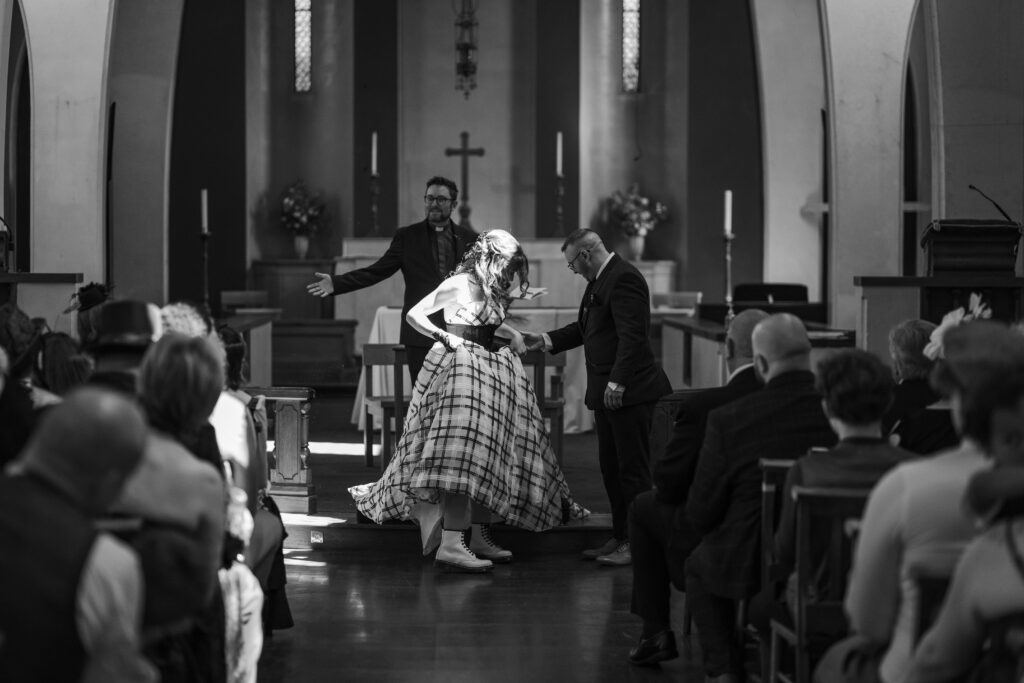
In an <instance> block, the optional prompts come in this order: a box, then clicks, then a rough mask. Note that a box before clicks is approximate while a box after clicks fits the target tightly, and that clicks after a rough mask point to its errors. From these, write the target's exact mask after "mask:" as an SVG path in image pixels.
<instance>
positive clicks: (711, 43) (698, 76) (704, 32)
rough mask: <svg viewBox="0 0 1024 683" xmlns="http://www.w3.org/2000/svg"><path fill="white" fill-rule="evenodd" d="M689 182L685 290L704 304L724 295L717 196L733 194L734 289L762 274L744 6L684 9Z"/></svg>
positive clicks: (757, 141) (758, 166)
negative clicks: (699, 293) (687, 18)
mask: <svg viewBox="0 0 1024 683" xmlns="http://www.w3.org/2000/svg"><path fill="white" fill-rule="evenodd" d="M687 165H688V167H689V171H688V173H689V175H688V179H687V185H688V187H687V212H686V224H687V249H688V250H689V251H690V252H691V253H693V254H701V255H702V257H701V258H699V259H694V258H691V259H690V261H689V267H688V268H687V272H685V273H684V274H683V278H684V279H683V285H684V287H683V288H684V289H697V290H702V291H703V292H704V300H705V301H722V300H723V298H724V294H725V291H724V290H725V275H724V256H723V253H724V252H723V248H722V230H723V213H724V192H725V190H727V189H731V190H732V193H733V206H732V216H733V218H732V225H733V231H734V232H735V234H736V239H735V241H734V242H733V245H732V275H733V283H734V284H736V283H743V282H760V281H761V280H762V276H763V273H764V263H763V254H764V246H763V239H764V228H763V226H764V219H763V172H762V154H761V117H760V107H759V89H758V81H757V70H756V62H755V55H754V39H753V28H752V26H751V15H750V8H749V6H748V5H747V3H745V2H693V3H690V78H689V148H688V161H687Z"/></svg>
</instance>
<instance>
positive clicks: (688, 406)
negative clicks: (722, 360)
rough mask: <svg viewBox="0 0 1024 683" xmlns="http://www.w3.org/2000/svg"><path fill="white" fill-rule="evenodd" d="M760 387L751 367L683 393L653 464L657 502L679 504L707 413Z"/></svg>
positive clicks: (697, 452) (683, 499) (690, 477)
mask: <svg viewBox="0 0 1024 683" xmlns="http://www.w3.org/2000/svg"><path fill="white" fill-rule="evenodd" d="M760 388H761V382H760V380H758V378H757V373H756V372H755V371H754V366H752V365H750V366H748V367H745V368H743V369H742V370H740V371H739V372H737V373H736V375H735V376H733V378H732V379H731V380H730V381H729V383H728V384H725V385H724V386H720V387H711V388H709V389H698V390H696V391H688V392H686V393H684V394H683V396H682V398H681V399H680V402H679V410H678V412H677V413H676V419H675V426H674V427H673V429H672V438H671V440H670V441H669V442H668V445H667V446H666V447H665V453H664V454H663V455H662V456H661V458H659V459H658V461H657V462H655V463H654V468H653V470H652V472H651V478H652V479H653V481H654V489H655V491H656V495H657V498H658V502H659V503H670V504H673V505H681V504H684V503H686V496H687V494H688V493H689V492H690V485H691V484H692V483H693V475H694V472H696V471H697V458H698V457H699V456H700V447H701V445H702V444H703V443H704V430H705V428H706V426H707V421H708V413H710V412H711V411H712V410H714V409H715V408H718V407H719V406H723V405H725V404H726V403H731V402H732V401H735V400H736V399H738V398H740V397H742V396H746V395H747V394H749V393H751V392H752V391H757V390H758V389H760Z"/></svg>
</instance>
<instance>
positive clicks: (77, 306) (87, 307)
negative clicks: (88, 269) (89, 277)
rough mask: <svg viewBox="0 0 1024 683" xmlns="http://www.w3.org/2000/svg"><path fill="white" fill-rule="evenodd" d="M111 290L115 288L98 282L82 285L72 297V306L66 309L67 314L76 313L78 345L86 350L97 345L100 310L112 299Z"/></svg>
mask: <svg viewBox="0 0 1024 683" xmlns="http://www.w3.org/2000/svg"><path fill="white" fill-rule="evenodd" d="M111 289H113V287H107V286H106V285H104V284H101V283H98V282H90V283H89V284H87V285H82V286H81V287H79V288H78V291H77V292H75V293H74V294H73V295H72V296H71V305H70V306H68V307H67V308H65V309H64V313H65V314H67V313H71V312H72V311H75V327H76V331H77V333H78V343H79V344H81V345H82V348H84V349H89V348H92V346H93V345H94V344H95V343H96V339H97V337H98V335H99V327H100V309H101V308H102V307H103V304H104V303H105V302H107V301H108V300H109V299H110V293H111V292H110V290H111Z"/></svg>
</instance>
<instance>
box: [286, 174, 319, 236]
mask: <svg viewBox="0 0 1024 683" xmlns="http://www.w3.org/2000/svg"><path fill="white" fill-rule="evenodd" d="M281 225H283V226H284V229H285V230H287V231H288V232H289V233H291V234H293V235H298V236H304V237H308V236H309V235H312V234H313V233H314V232H316V231H317V230H319V229H320V228H322V227H323V225H324V203H323V201H321V200H320V195H318V194H314V193H311V192H310V191H309V189H308V188H307V187H306V184H305V183H304V182H302V181H301V180H296V181H295V182H294V183H292V184H291V185H289V186H288V188H287V189H285V191H284V195H283V196H282V197H281Z"/></svg>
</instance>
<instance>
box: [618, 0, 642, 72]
mask: <svg viewBox="0 0 1024 683" xmlns="http://www.w3.org/2000/svg"><path fill="white" fill-rule="evenodd" d="M622 91H623V92H640V0H622Z"/></svg>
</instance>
